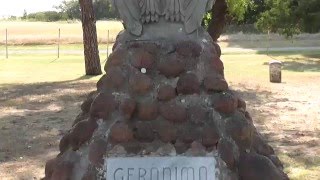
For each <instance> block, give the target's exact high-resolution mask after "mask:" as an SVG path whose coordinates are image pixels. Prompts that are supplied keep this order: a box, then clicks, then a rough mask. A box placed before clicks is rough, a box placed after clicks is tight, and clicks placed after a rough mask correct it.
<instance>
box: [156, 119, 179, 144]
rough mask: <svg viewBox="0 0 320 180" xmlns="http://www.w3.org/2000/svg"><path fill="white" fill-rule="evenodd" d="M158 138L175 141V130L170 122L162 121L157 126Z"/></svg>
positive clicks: (167, 141)
mask: <svg viewBox="0 0 320 180" xmlns="http://www.w3.org/2000/svg"><path fill="white" fill-rule="evenodd" d="M157 130H158V134H159V138H160V140H161V141H163V142H164V143H169V142H173V141H176V139H177V130H176V129H175V127H174V126H173V125H172V124H170V123H162V124H160V125H159V126H158V127H157Z"/></svg>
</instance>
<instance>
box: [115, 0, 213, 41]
mask: <svg viewBox="0 0 320 180" xmlns="http://www.w3.org/2000/svg"><path fill="white" fill-rule="evenodd" d="M112 1H113V5H114V7H115V8H116V9H117V10H118V12H119V14H120V18H121V19H122V20H123V22H124V25H125V28H126V30H128V31H129V32H130V33H132V34H134V35H136V36H140V35H141V34H142V31H143V24H148V23H156V22H158V21H159V19H160V18H164V19H165V20H166V21H171V22H181V23H183V24H184V26H185V31H186V33H192V32H194V31H195V30H197V29H198V28H199V27H200V26H201V21H202V18H203V15H204V14H205V12H206V11H208V10H210V9H211V8H212V6H213V4H214V2H215V0H112Z"/></svg>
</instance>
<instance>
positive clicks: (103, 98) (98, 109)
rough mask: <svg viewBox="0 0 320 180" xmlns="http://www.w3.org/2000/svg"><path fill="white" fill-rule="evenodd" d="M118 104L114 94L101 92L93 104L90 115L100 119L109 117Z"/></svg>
mask: <svg viewBox="0 0 320 180" xmlns="http://www.w3.org/2000/svg"><path fill="white" fill-rule="evenodd" d="M117 106H118V103H117V102H116V100H115V98H114V97H113V95H112V94H109V93H99V94H98V95H97V97H96V98H95V99H94V101H93V103H92V105H91V109H90V115H91V117H94V118H98V119H100V118H101V119H107V118H108V117H109V115H110V114H111V113H113V112H114V111H115V110H116V108H117Z"/></svg>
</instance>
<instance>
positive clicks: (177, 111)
mask: <svg viewBox="0 0 320 180" xmlns="http://www.w3.org/2000/svg"><path fill="white" fill-rule="evenodd" d="M160 114H161V115H162V116H163V117H164V118H165V119H167V120H168V121H171V122H177V123H180V122H185V121H186V119H187V111H186V108H185V107H183V106H182V105H178V104H175V103H166V104H162V105H161V106H160Z"/></svg>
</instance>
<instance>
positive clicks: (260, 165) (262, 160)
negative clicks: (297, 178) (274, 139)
mask: <svg viewBox="0 0 320 180" xmlns="http://www.w3.org/2000/svg"><path fill="white" fill-rule="evenodd" d="M239 176H240V178H241V179H252V180H258V179H259V180H270V179H272V180H286V179H288V177H287V176H286V175H285V174H284V173H282V172H281V171H280V170H279V169H278V168H277V167H276V166H275V165H274V164H273V163H272V161H271V160H269V159H268V158H267V157H265V156H261V155H258V154H242V155H241V156H240V161H239Z"/></svg>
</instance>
